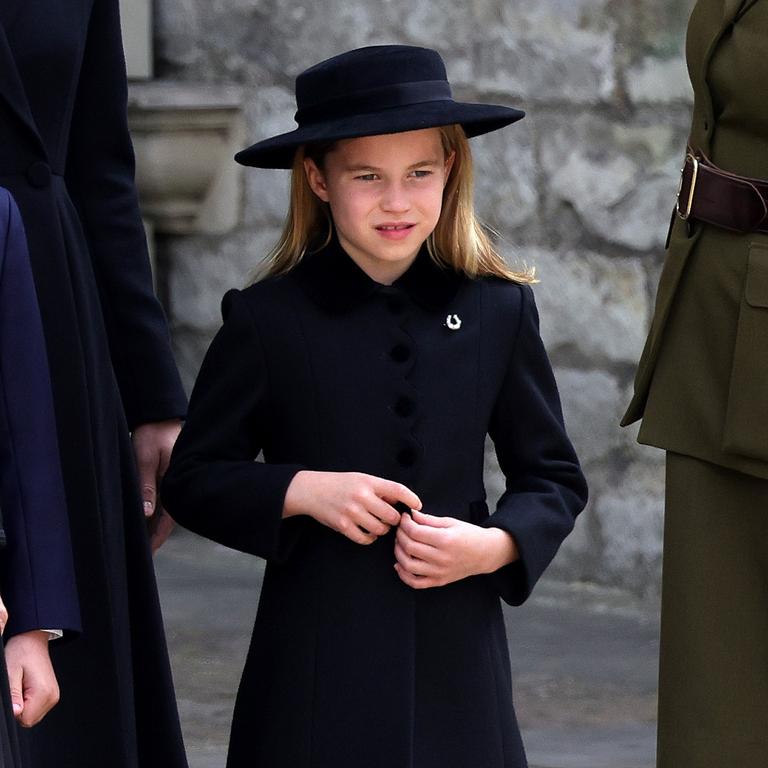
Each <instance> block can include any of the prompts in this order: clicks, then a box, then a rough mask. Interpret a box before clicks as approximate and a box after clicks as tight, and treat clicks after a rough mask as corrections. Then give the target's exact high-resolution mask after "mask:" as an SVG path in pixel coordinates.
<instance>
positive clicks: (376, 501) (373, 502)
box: [368, 496, 400, 527]
mask: <svg viewBox="0 0 768 768" xmlns="http://www.w3.org/2000/svg"><path fill="white" fill-rule="evenodd" d="M368 511H369V512H370V513H371V514H372V515H373V516H374V517H377V518H378V519H379V520H381V522H382V523H384V524H386V525H387V526H388V527H391V526H393V525H397V524H398V523H399V522H400V513H399V512H398V511H397V510H396V509H395V508H394V507H393V506H392V505H391V504H388V503H387V502H386V501H384V499H381V498H379V497H378V496H374V497H373V498H372V499H370V501H369V502H368Z"/></svg>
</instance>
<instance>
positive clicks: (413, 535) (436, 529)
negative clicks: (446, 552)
mask: <svg viewBox="0 0 768 768" xmlns="http://www.w3.org/2000/svg"><path fill="white" fill-rule="evenodd" d="M417 515H418V518H417V517H416V516H417ZM424 517H429V518H431V519H433V520H449V519H450V518H445V517H438V518H434V517H432V515H422V514H421V513H420V512H415V511H414V512H413V513H411V514H410V515H403V517H402V519H401V520H400V528H401V529H402V530H403V531H404V532H405V533H406V534H407V535H408V538H410V539H413V540H414V541H418V542H421V543H422V544H428V545H430V546H433V547H440V545H441V544H443V542H444V539H445V528H446V527H447V526H444V525H441V526H433V525H429V524H423V523H421V522H420V520H421V519H423V518H424Z"/></svg>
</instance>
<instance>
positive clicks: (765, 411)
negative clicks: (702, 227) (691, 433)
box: [723, 243, 768, 461]
mask: <svg viewBox="0 0 768 768" xmlns="http://www.w3.org/2000/svg"><path fill="white" fill-rule="evenodd" d="M723 450H724V451H725V452H726V453H734V454H738V455H741V456H747V457H749V458H753V459H758V460H760V461H768V245H764V244H756V243H753V244H752V245H751V246H750V249H749V263H748V265H747V277H746V282H745V285H744V299H743V301H742V302H741V308H740V309H739V322H738V328H737V331H736V344H735V348H734V355H733V369H732V371H731V383H730V391H729V393H728V407H727V410H726V416H725V429H724V433H723Z"/></svg>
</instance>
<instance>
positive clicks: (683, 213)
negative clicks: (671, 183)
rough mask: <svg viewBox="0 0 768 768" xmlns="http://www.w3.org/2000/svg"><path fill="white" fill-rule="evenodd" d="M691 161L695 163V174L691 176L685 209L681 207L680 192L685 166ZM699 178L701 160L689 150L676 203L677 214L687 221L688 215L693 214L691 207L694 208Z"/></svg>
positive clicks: (681, 170) (681, 171) (681, 174)
mask: <svg viewBox="0 0 768 768" xmlns="http://www.w3.org/2000/svg"><path fill="white" fill-rule="evenodd" d="M689 160H690V161H691V163H692V164H693V175H692V176H691V188H690V189H689V190H688V202H687V203H686V206H685V210H684V211H683V210H682V209H681V208H680V193H681V192H682V191H683V178H684V174H685V166H686V164H687V163H688V161H689ZM698 178H699V160H698V158H697V157H696V155H694V154H693V153H692V152H688V153H687V154H686V156H685V163H683V167H682V168H681V169H680V183H679V184H678V187H677V202H676V203H675V209H676V210H677V215H678V216H679V217H680V218H681V219H682V220H683V221H686V220H687V219H688V217H689V216H690V215H691V209H692V208H693V196H694V194H695V193H696V182H697V180H698Z"/></svg>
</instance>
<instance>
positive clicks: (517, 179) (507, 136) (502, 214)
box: [471, 120, 539, 229]
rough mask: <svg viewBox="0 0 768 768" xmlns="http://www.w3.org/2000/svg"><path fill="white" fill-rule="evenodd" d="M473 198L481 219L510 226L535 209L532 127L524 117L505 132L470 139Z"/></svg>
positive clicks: (516, 224)
mask: <svg viewBox="0 0 768 768" xmlns="http://www.w3.org/2000/svg"><path fill="white" fill-rule="evenodd" d="M471 144H472V152H473V158H475V163H474V165H475V192H476V194H475V201H476V205H477V210H478V211H480V212H481V217H482V219H483V221H486V222H488V223H489V224H491V225H492V226H493V227H494V228H496V229H500V228H504V229H513V228H515V227H519V226H521V225H523V224H525V223H526V222H528V221H530V220H531V219H532V218H533V217H534V216H535V215H536V212H537V210H538V206H539V193H538V190H537V189H536V160H535V157H534V146H533V137H532V135H531V128H530V125H529V124H528V123H526V121H525V120H523V121H522V122H519V123H516V124H515V125H513V126H512V127H511V128H510V129H509V130H507V131H498V132H496V133H490V134H487V135H486V136H478V137H477V138H476V139H472V142H471Z"/></svg>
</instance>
